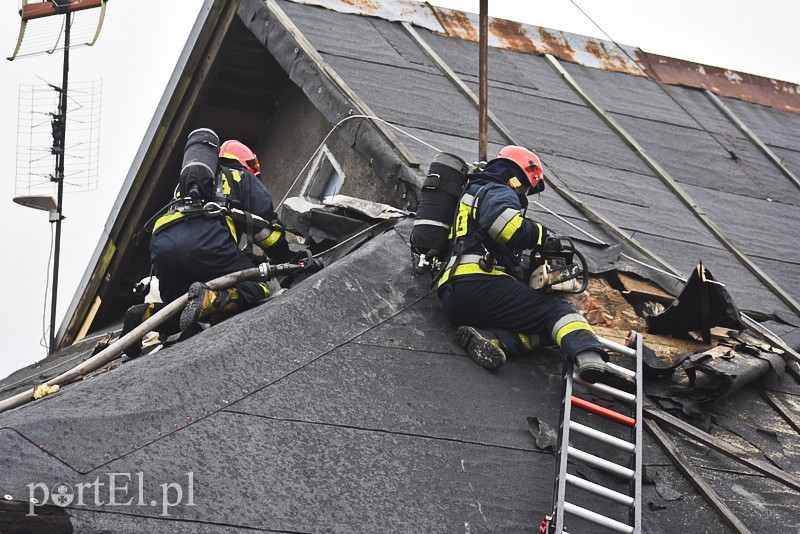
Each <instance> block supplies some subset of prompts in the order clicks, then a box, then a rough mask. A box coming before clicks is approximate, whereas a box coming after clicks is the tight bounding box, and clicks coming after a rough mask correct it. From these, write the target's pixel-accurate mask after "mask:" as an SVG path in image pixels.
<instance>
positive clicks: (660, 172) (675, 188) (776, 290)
mask: <svg viewBox="0 0 800 534" xmlns="http://www.w3.org/2000/svg"><path fill="white" fill-rule="evenodd" d="M545 57H546V58H547V60H548V61H549V62H550V65H551V66H552V67H553V69H555V70H556V72H558V73H559V74H560V75H561V77H562V79H563V80H564V81H565V82H566V83H567V84H568V85H569V86H570V87H571V88H572V90H573V91H575V94H577V95H578V96H580V97H581V98H582V99H583V101H584V102H586V104H587V105H588V106H589V108H591V109H592V110H593V111H594V112H595V113H596V114H597V116H598V117H600V118H601V119H602V120H603V121H604V122H605V123H606V124H607V125H608V126H609V127H610V128H611V129H612V130H613V131H614V132H615V133H616V134H617V135H618V136H619V137H620V138H621V139H622V140H623V141H625V143H626V144H627V145H628V146H630V147H631V149H633V151H634V152H635V153H636V155H637V156H639V158H640V159H641V160H642V161H643V162H644V163H645V164H646V165H647V166H648V167H650V169H651V170H652V171H653V172H654V173H655V175H656V176H657V177H658V178H659V179H660V180H661V181H662V182H663V183H664V185H666V186H667V187H668V188H669V189H670V191H672V192H673V193H674V194H675V196H677V197H678V199H680V201H681V202H683V204H684V205H685V206H686V207H687V208H689V210H690V211H691V212H692V213H693V214H694V216H695V217H696V218H697V220H699V221H700V222H701V223H702V224H703V226H705V227H706V228H707V229H708V230H709V231H710V232H711V234H712V235H713V236H714V237H716V239H717V240H718V241H719V242H720V243H721V244H722V245H723V246H724V247H725V248H726V249H728V251H729V252H730V253H731V254H733V255H734V256H735V257H736V259H738V260H739V262H740V263H741V264H742V265H744V266H745V267H746V268H747V270H749V271H750V272H751V273H753V275H754V276H755V277H756V278H758V279H759V280H760V281H761V283H763V284H764V285H765V286H766V287H767V288H768V289H769V290H770V291H772V293H773V294H774V295H775V296H777V297H778V298H779V299H781V300H782V301H783V302H784V303H785V304H786V305H787V306H788V307H789V308H790V309H791V310H792V311H794V312H795V313H798V314H800V303H798V302H797V301H796V300H794V298H792V297H791V295H789V294H788V293H787V292H786V291H784V290H783V289H781V287H780V286H778V284H777V283H776V282H775V281H774V280H772V278H770V276H769V275H767V273H765V272H764V271H762V270H761V268H760V267H758V266H757V265H756V264H755V263H753V262H752V261H751V260H750V258H748V257H747V256H745V254H744V253H743V252H742V251H740V250H739V249H738V247H736V245H734V244H733V243H732V242H731V241H730V240H728V238H727V237H725V235H723V233H722V231H721V230H720V229H719V228H718V227H717V225H716V224H714V222H713V221H712V220H711V218H710V217H709V216H708V215H706V213H705V212H704V211H703V209H702V208H700V207H699V206H698V204H697V203H696V202H695V201H694V200H693V199H692V198H691V197H690V196H689V194H688V193H686V191H684V190H683V188H682V187H681V186H680V185H679V184H678V182H676V181H675V179H674V178H672V176H670V175H669V173H667V171H666V170H665V169H664V168H663V167H661V165H660V164H659V163H658V162H657V161H655V160H654V159H653V158H651V157H650V155H649V154H647V152H645V150H644V148H643V147H642V146H641V145H640V144H639V143H638V141H636V139H634V138H633V136H632V135H630V134H629V133H628V132H627V131H626V130H625V129H624V128H623V127H622V126H621V125H620V124H619V123H618V122H617V121H616V120H614V118H613V117H612V116H611V115H609V114H608V113H606V112H605V110H604V109H602V108H601V107H600V106H599V105H598V104H597V103H596V102H595V101H594V100H592V98H591V97H590V96H589V95H588V94H587V93H586V92H585V91H584V90H583V89H582V88H581V87H580V85H579V84H578V82H576V81H575V79H574V78H572V76H570V75H569V73H568V72H567V71H566V70H565V69H564V67H563V66H562V65H561V63H559V62H558V59H556V58H555V57H553V56H552V55H550V54H545Z"/></svg>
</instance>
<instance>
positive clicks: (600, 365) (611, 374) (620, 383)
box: [575, 350, 636, 393]
mask: <svg viewBox="0 0 800 534" xmlns="http://www.w3.org/2000/svg"><path fill="white" fill-rule="evenodd" d="M575 366H576V367H577V370H578V375H579V376H580V377H581V379H583V380H585V381H587V382H592V383H594V382H601V383H603V384H606V385H608V386H611V387H612V388H616V389H619V390H622V391H626V392H628V393H635V392H636V382H634V381H633V379H632V378H630V377H629V376H626V375H624V374H622V373H620V372H619V371H617V370H616V369H614V368H613V367H609V366H608V364H606V362H605V360H604V359H603V356H602V355H601V354H599V353H598V352H595V351H593V350H586V351H583V352H581V353H580V354H578V355H577V356H575Z"/></svg>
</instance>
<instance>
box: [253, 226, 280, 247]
mask: <svg viewBox="0 0 800 534" xmlns="http://www.w3.org/2000/svg"><path fill="white" fill-rule="evenodd" d="M282 235H283V232H281V231H280V230H273V231H272V232H270V234H269V235H268V236H267V237H266V238H264V239H262V240H261V241H259V242H258V243H256V244H257V245H258V246H259V247H260V248H261V249H262V250H263V249H268V248H269V247H271V246H272V245H274V244H275V243H277V242H278V240H279V239H280V238H281V236H282Z"/></svg>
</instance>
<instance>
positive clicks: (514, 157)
mask: <svg viewBox="0 0 800 534" xmlns="http://www.w3.org/2000/svg"><path fill="white" fill-rule="evenodd" d="M500 158H503V159H508V160H511V161H513V162H514V163H516V164H517V166H518V167H519V168H520V169H522V172H524V173H525V176H527V178H528V181H529V182H530V183H531V187H532V188H533V192H535V193H539V192H541V191H543V190H544V169H542V162H541V160H540V159H539V156H537V155H536V154H534V153H533V152H531V151H530V150H528V149H527V148H523V147H521V146H516V145H508V146H506V147H503V149H502V150H501V151H500V152H499V153H498V154H497V157H496V158H495V160H497V159H500ZM492 161H494V160H492ZM489 163H491V161H490V162H489Z"/></svg>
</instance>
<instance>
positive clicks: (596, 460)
mask: <svg viewBox="0 0 800 534" xmlns="http://www.w3.org/2000/svg"><path fill="white" fill-rule="evenodd" d="M567 455H568V456H571V457H573V458H576V459H578V460H580V461H582V462H585V463H587V464H588V465H590V466H592V467H596V468H598V469H602V470H603V471H606V472H608V473H611V474H614V475H617V476H620V477H622V478H626V479H628V480H633V477H634V476H636V472H635V471H633V470H632V469H628V468H627V467H623V466H621V465H619V464H615V463H614V462H609V461H608V460H606V459H605V458H600V457H599V456H595V455H594V454H589V453H588V452H584V451H582V450H580V449H576V448H575V447H568V448H567Z"/></svg>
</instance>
